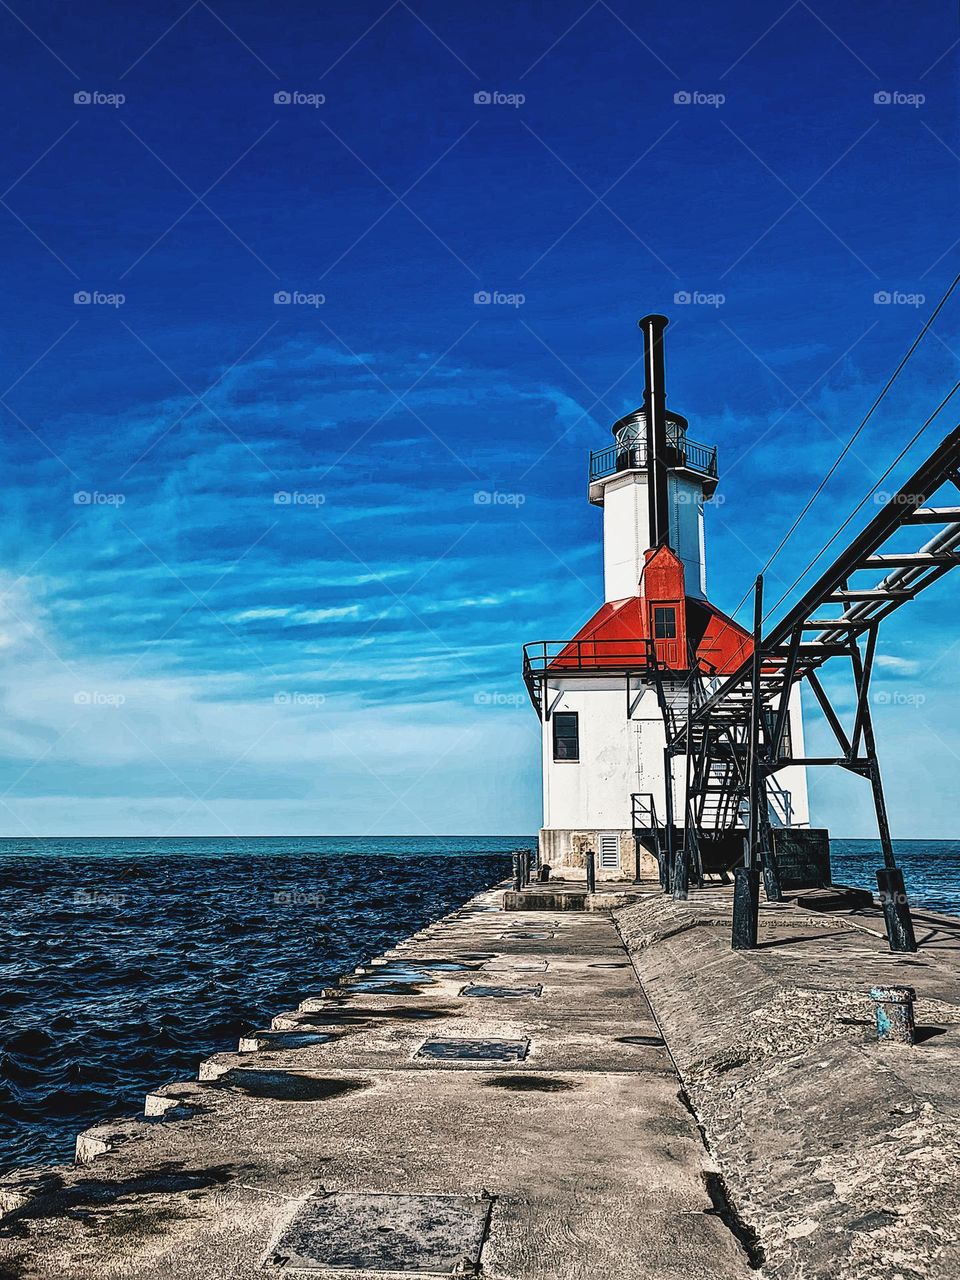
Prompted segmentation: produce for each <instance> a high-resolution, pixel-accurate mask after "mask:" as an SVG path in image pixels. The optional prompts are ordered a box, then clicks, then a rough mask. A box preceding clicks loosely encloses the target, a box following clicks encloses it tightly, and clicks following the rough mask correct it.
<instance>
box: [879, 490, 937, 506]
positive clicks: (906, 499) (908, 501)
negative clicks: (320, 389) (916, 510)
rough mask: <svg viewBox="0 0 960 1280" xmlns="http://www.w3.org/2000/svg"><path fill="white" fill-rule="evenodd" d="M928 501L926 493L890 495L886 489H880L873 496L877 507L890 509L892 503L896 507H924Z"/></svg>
mask: <svg viewBox="0 0 960 1280" xmlns="http://www.w3.org/2000/svg"><path fill="white" fill-rule="evenodd" d="M926 500H927V495H926V494H924V493H890V492H888V490H886V489H878V490H877V492H876V493H875V494H874V495H873V505H874V506H875V507H888V506H889V505H890V504H891V503H893V505H894V506H895V507H922V506H923V504H924V503H925V502H926Z"/></svg>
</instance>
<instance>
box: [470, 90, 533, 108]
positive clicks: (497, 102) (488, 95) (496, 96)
mask: <svg viewBox="0 0 960 1280" xmlns="http://www.w3.org/2000/svg"><path fill="white" fill-rule="evenodd" d="M526 100H527V95H526V94H525V93H501V92H500V90H499V89H480V90H479V91H478V92H477V93H475V94H474V95H473V101H474V103H475V104H476V105H477V106H478V107H522V106H523V104H524V103H525V102H526Z"/></svg>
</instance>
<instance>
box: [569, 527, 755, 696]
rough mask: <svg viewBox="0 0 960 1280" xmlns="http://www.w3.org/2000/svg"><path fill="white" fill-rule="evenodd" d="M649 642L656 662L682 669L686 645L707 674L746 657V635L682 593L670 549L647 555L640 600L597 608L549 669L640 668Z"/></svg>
mask: <svg viewBox="0 0 960 1280" xmlns="http://www.w3.org/2000/svg"><path fill="white" fill-rule="evenodd" d="M651 640H652V641H653V645H654V648H655V650H656V654H657V660H658V662H659V663H660V664H661V665H662V666H664V667H668V668H670V669H672V670H675V671H683V670H686V668H687V646H688V644H689V645H690V646H691V647H692V648H693V649H694V651H695V653H696V657H697V662H698V664H699V665H700V666H701V667H702V668H703V669H704V670H705V671H709V672H716V673H717V674H718V675H727V674H729V673H730V672H732V671H736V669H737V668H738V667H739V666H740V664H741V663H742V662H743V661H744V659H746V658H748V657H749V656H750V653H751V651H752V649H753V641H752V639H751V637H750V634H749V633H748V632H747V631H745V630H744V629H743V627H741V626H739V625H738V624H737V623H736V622H734V621H733V619H732V618H729V617H727V615H726V614H725V613H721V612H720V610H719V609H716V608H714V606H713V605H712V604H710V602H709V601H707V600H699V599H697V598H696V597H695V596H688V595H687V594H686V590H685V585H684V574H683V563H682V562H681V560H680V559H679V557H678V556H677V555H676V554H675V552H674V551H673V550H672V548H670V547H666V546H663V547H658V548H657V549H656V550H654V551H648V552H647V553H646V558H645V564H644V568H643V575H642V577H641V579H640V595H639V596H631V597H630V598H629V599H627V600H609V601H607V602H606V604H602V605H601V606H600V608H599V609H598V610H597V612H596V613H595V614H594V615H593V617H592V618H591V619H590V621H589V622H588V623H587V624H586V626H584V627H582V628H581V629H580V631H578V632H577V634H576V636H574V638H573V640H571V641H570V643H569V644H568V645H566V646H565V648H564V649H563V650H562V652H561V653H560V654H559V655H558V656H557V657H556V658H554V659H553V661H552V662H551V663H550V667H551V668H552V669H555V668H556V667H558V666H559V667H563V666H570V667H575V666H579V667H619V668H621V669H622V668H623V667H624V666H629V665H630V664H631V663H632V662H633V663H637V664H638V665H640V664H642V663H643V662H644V661H645V659H646V655H647V653H648V642H649V641H651Z"/></svg>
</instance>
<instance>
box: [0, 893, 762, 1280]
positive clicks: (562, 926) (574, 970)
mask: <svg viewBox="0 0 960 1280" xmlns="http://www.w3.org/2000/svg"><path fill="white" fill-rule="evenodd" d="M501 900H502V890H494V891H490V892H489V893H485V894H482V895H480V896H479V897H477V898H475V899H473V900H472V901H471V902H469V903H467V904H466V905H465V906H464V907H463V908H462V909H460V910H458V911H456V912H454V913H453V914H452V915H450V916H448V917H446V918H444V919H443V920H440V921H439V922H437V923H436V924H434V925H432V926H430V927H429V928H427V929H425V930H423V931H422V932H421V933H419V934H417V935H415V936H414V937H412V938H410V939H408V940H407V941H405V942H402V943H400V944H399V945H398V946H397V947H396V948H395V949H393V950H392V951H390V952H388V953H387V954H386V955H384V956H383V957H380V958H379V959H377V960H375V961H373V962H371V963H370V964H369V965H366V966H364V967H363V968H362V969H361V970H359V971H358V972H357V973H355V974H353V975H351V976H350V977H348V978H345V979H344V980H343V981H342V982H341V984H339V985H338V986H337V987H335V988H331V989H328V990H326V991H323V992H317V993H316V995H314V996H311V997H309V998H307V999H305V1000H304V1001H303V1002H302V1003H301V1005H300V1007H299V1008H298V1009H297V1010H295V1011H291V1012H288V1013H281V1014H279V1015H278V1016H277V1017H276V1018H275V1019H274V1022H273V1025H272V1027H271V1028H270V1029H269V1030H265V1031H263V1032H261V1033H257V1034H254V1035H252V1036H250V1037H247V1038H246V1039H245V1040H244V1041H242V1042H241V1046H240V1048H241V1050H242V1052H237V1053H222V1054H217V1055H216V1056H215V1057H213V1058H211V1059H209V1060H207V1061H206V1062H205V1063H204V1064H203V1065H202V1067H201V1070H200V1078H199V1079H198V1080H197V1081H193V1082H189V1083H179V1084H169V1085H165V1086H163V1087H160V1088H158V1089H156V1091H155V1092H153V1093H151V1094H150V1095H149V1096H148V1098H147V1100H146V1114H145V1116H143V1117H140V1118H136V1119H130V1120H129V1121H122V1122H119V1123H111V1124H106V1125H102V1126H99V1127H98V1128H96V1129H93V1130H88V1131H87V1132H86V1133H85V1134H83V1135H81V1137H80V1139H79V1140H78V1144H77V1154H78V1165H77V1167H75V1168H71V1169H55V1170H47V1171H40V1172H39V1173H38V1172H36V1171H34V1172H25V1173H22V1174H20V1175H18V1176H16V1177H14V1178H8V1179H6V1180H5V1181H4V1182H3V1184H2V1186H0V1207H2V1208H5V1209H7V1210H8V1211H9V1212H8V1214H7V1216H6V1218H5V1219H4V1221H3V1223H2V1224H0V1276H3V1277H16V1278H17V1280H48V1278H50V1280H52V1278H53V1277H57V1280H63V1278H65V1277H83V1278H84V1280H87V1278H90V1280H93V1278H96V1280H115V1278H119V1277H123V1278H124V1280H127V1278H130V1280H252V1278H253V1277H256V1278H257V1280H263V1277H264V1276H270V1275H274V1276H277V1277H283V1276H287V1275H289V1276H292V1277H295V1276H317V1277H324V1278H325V1280H335V1277H343V1278H345V1280H346V1278H348V1277H349V1278H352V1280H361V1278H367V1277H370V1278H373V1277H380V1278H381V1280H382V1277H384V1276H397V1277H399V1276H409V1275H458V1276H470V1275H474V1274H480V1275H482V1276H483V1277H486V1278H487V1280H614V1277H616V1280H653V1278H654V1277H656V1280H699V1278H700V1277H703V1278H704V1280H706V1278H707V1277H709V1278H710V1280H741V1278H742V1277H746V1276H748V1275H749V1274H750V1266H749V1262H748V1258H747V1254H746V1252H745V1250H744V1248H743V1247H742V1245H741V1243H740V1241H739V1239H738V1236H737V1234H735V1230H734V1229H732V1226H731V1224H730V1219H729V1215H728V1213H727V1211H726V1206H725V1200H724V1194H723V1184H722V1182H721V1180H720V1178H719V1177H718V1176H717V1173H716V1170H715V1169H714V1167H713V1165H712V1164H711V1162H710V1158H709V1156H708V1154H707V1152H706V1149H705V1147H704V1144H703V1141H702V1138H701V1135H700V1132H699V1129H698V1127H697V1124H696V1122H695V1120H694V1118H693V1116H692V1115H691V1113H690V1112H689V1110H688V1109H687V1108H686V1106H685V1105H684V1102H683V1100H682V1098H681V1096H680V1093H679V1082H678V1077H677V1075H676V1073H675V1071H674V1068H673V1065H672V1062H671V1060H670V1057H669V1055H668V1052H667V1049H666V1047H665V1046H664V1043H663V1041H662V1040H661V1038H660V1033H659V1031H658V1028H657V1025H656V1023H655V1021H654V1019H653V1016H652V1014H651V1011H650V1007H649V1005H648V1004H647V1001H646V999H645V997H644V995H643V992H642V989H641V987H640V985H639V982H638V980H637V978H636V976H635V973H634V969H633V967H632V965H631V962H630V958H629V957H628V955H627V953H626V952H625V950H624V947H623V945H622V943H621V941H620V938H619V935H618V933H617V929H616V926H615V924H614V922H613V919H612V918H611V915H610V914H609V912H604V911H587V912H582V913H580V912H577V913H574V912H569V911H557V912H550V911H549V910H536V911H522V910H521V911H517V910H511V911H503V910H502V909H501ZM732 1225H733V1226H735V1224H732Z"/></svg>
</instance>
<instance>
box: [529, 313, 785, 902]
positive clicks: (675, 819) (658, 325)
mask: <svg viewBox="0 0 960 1280" xmlns="http://www.w3.org/2000/svg"><path fill="white" fill-rule="evenodd" d="M667 323H668V322H667V319H666V317H664V316H660V315H650V316H646V317H645V318H644V319H643V320H641V321H640V328H641V330H642V334H643V344H644V383H645V386H644V397H643V403H642V405H641V406H640V407H639V408H637V409H635V410H634V411H633V412H632V413H628V414H626V415H625V416H624V417H622V418H620V419H619V420H618V421H617V422H615V423H614V424H613V427H612V433H613V442H612V443H611V444H609V445H607V446H606V447H605V448H602V449H597V450H594V451H593V452H592V453H591V454H590V460H589V478H588V498H589V501H590V502H591V503H593V504H594V505H595V506H597V507H600V508H601V509H602V512H603V582H604V602H603V604H602V605H601V606H600V608H599V609H598V610H597V612H596V613H595V614H594V615H593V617H592V618H590V619H589V621H588V622H586V623H585V624H584V626H582V627H581V628H580V630H579V631H578V632H577V634H576V635H574V636H572V637H571V638H569V639H566V640H541V641H536V642H533V643H530V644H526V645H524V654H523V671H524V679H525V681H526V685H527V689H528V692H529V694H530V699H531V702H532V704H533V707H534V709H535V710H536V712H537V715H538V716H539V719H540V724H541V752H542V785H543V827H542V829H541V831H540V856H541V859H542V861H544V862H546V863H548V864H549V865H550V866H551V868H553V871H554V872H555V874H557V875H559V876H562V877H565V878H576V877H577V876H583V875H584V868H585V865H586V855H587V854H588V853H593V854H594V855H595V866H596V872H597V876H598V878H602V879H608V880H615V879H624V878H629V879H633V878H634V877H635V876H638V877H640V878H644V879H646V878H649V879H657V878H658V877H660V878H662V865H663V860H664V858H663V855H664V850H665V849H667V848H672V847H673V846H674V845H675V844H676V843H677V842H679V841H682V840H683V839H684V838H685V837H686V839H687V840H688V842H690V843H692V844H695V846H696V858H695V860H694V867H695V871H696V874H698V875H702V874H708V873H709V872H711V871H718V872H724V871H726V870H729V868H731V867H732V866H734V865H736V864H737V863H738V862H739V861H740V860H741V859H742V856H743V840H744V835H745V816H744V813H743V812H741V807H740V806H739V805H738V804H736V803H732V802H731V799H730V797H731V794H732V791H735V788H734V789H732V788H731V786H730V785H729V783H730V779H729V778H724V777H720V776H717V777H716V778H715V779H712V780H711V779H708V782H707V785H706V787H705V788H703V787H701V789H700V790H699V791H698V792H697V793H696V794H692V793H691V790H690V786H689V777H690V772H691V771H690V769H689V767H688V766H689V761H687V760H686V759H685V757H684V756H682V755H681V756H677V755H675V754H673V753H672V752H671V751H670V750H669V749H668V748H669V744H670V742H671V741H672V740H673V739H674V737H675V736H676V732H677V729H678V726H680V725H681V722H682V718H683V717H684V716H688V715H689V713H690V707H691V704H692V700H693V699H694V698H695V697H696V696H697V690H702V689H703V688H707V689H709V688H710V686H711V682H719V680H720V679H721V678H722V677H723V676H725V675H728V674H730V673H732V672H734V671H736V670H737V669H738V667H740V666H741V664H742V663H743V662H744V661H745V660H746V659H747V658H749V656H750V654H751V652H752V639H751V636H750V634H749V633H748V632H747V631H746V630H745V629H744V628H743V627H741V626H740V625H739V624H738V623H737V622H735V621H734V620H733V618H731V617H729V616H728V615H726V614H725V613H723V612H722V611H721V610H719V609H718V608H717V607H716V606H715V605H713V604H712V603H711V602H710V600H709V599H708V597H707V564H706V540H705V533H704V523H705V510H706V508H707V507H708V506H709V504H710V501H711V499H712V498H713V496H714V494H715V492H716V489H717V485H718V483H719V469H718V459H717V449H716V446H713V445H708V444H702V443H699V442H698V441H696V440H694V439H691V437H690V435H689V433H688V432H689V423H688V421H687V419H686V418H685V417H683V416H682V415H681V414H680V413H677V412H674V411H673V410H672V409H669V408H668V407H667V404H666V392H665V368H664V330H665V329H666V327H667ZM788 733H789V734H790V735H791V740H792V746H793V749H794V750H793V753H794V754H795V755H799V756H802V754H803V751H802V735H803V726H802V722H801V712H800V702H799V691H798V689H795V690H794V694H793V698H792V700H791V704H790V712H789V717H788ZM736 767H737V761H736V759H731V760H730V761H728V762H726V763H723V764H720V765H718V766H717V769H718V770H721V771H722V770H724V769H734V768H736ZM767 806H768V818H769V822H770V825H771V828H772V829H776V828H806V827H809V812H808V802H807V787H806V773H805V770H804V769H803V768H802V767H800V766H791V767H788V768H785V769H783V770H781V771H780V773H779V774H778V775H777V779H776V780H773V779H770V780H769V781H768V791H767Z"/></svg>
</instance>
